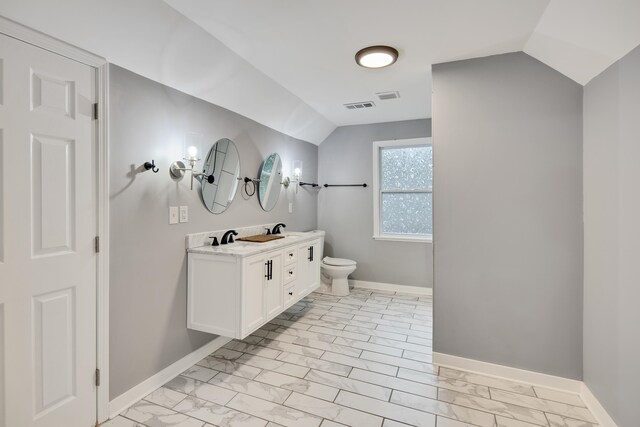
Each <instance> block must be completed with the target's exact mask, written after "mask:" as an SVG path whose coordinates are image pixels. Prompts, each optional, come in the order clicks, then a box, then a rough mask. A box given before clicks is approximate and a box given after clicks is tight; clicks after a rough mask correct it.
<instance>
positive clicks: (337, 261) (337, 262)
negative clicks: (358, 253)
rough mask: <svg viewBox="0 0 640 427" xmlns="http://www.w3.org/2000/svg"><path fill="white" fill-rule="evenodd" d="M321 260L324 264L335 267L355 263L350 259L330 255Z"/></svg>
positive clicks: (348, 265)
mask: <svg viewBox="0 0 640 427" xmlns="http://www.w3.org/2000/svg"><path fill="white" fill-rule="evenodd" d="M322 262H323V263H324V264H326V265H333V266H335V267H350V266H352V265H356V262H355V261H353V260H350V259H345V258H331V257H328V256H326V257H324V258H323V259H322Z"/></svg>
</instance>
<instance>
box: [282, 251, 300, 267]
mask: <svg viewBox="0 0 640 427" xmlns="http://www.w3.org/2000/svg"><path fill="white" fill-rule="evenodd" d="M297 259H298V250H297V249H296V248H290V249H285V250H284V265H291V264H295V262H296V260H297Z"/></svg>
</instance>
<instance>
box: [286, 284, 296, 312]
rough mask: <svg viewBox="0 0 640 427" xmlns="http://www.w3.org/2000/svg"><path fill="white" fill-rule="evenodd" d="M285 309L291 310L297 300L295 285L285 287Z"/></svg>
mask: <svg viewBox="0 0 640 427" xmlns="http://www.w3.org/2000/svg"><path fill="white" fill-rule="evenodd" d="M283 292H284V295H283V296H284V307H285V308H289V307H290V306H291V305H293V303H294V302H295V301H296V300H297V298H296V290H295V287H294V285H289V286H285V287H284V290H283Z"/></svg>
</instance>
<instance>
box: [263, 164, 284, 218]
mask: <svg viewBox="0 0 640 427" xmlns="http://www.w3.org/2000/svg"><path fill="white" fill-rule="evenodd" d="M281 181H282V161H280V156H279V155H278V153H273V154H270V155H269V156H268V157H267V158H266V159H265V161H264V162H263V163H262V167H261V168H260V186H259V187H258V200H260V206H262V209H263V210H265V211H270V210H271V209H273V207H274V206H275V205H276V202H277V201H278V197H280V182H281Z"/></svg>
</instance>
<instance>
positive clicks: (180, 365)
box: [109, 337, 231, 418]
mask: <svg viewBox="0 0 640 427" xmlns="http://www.w3.org/2000/svg"><path fill="white" fill-rule="evenodd" d="M229 341H231V338H227V337H217V338H215V339H213V340H211V341H210V342H209V343H207V344H205V345H203V346H202V347H200V348H199V349H197V350H196V351H194V352H192V353H190V354H187V355H186V356H185V357H183V358H182V359H180V360H178V361H176V362H174V363H172V364H171V365H169V366H167V367H166V368H164V369H163V370H162V371H160V372H158V373H157V374H155V375H154V376H152V377H150V378H147V379H146V380H144V381H142V382H141V383H140V384H138V385H137V386H135V387H133V388H131V389H130V390H128V391H125V392H124V393H122V394H121V395H120V396H118V397H116V398H115V399H113V400H112V401H111V402H109V414H110V418H113V417H115V416H116V415H118V414H120V413H121V412H123V411H124V410H125V409H127V408H128V407H129V406H131V405H133V404H134V403H136V402H137V401H138V400H140V399H142V398H143V397H145V396H146V395H148V394H149V393H151V392H152V391H154V390H155V389H157V388H158V387H161V386H162V385H164V384H166V383H167V382H168V381H170V380H171V379H173V378H175V377H176V376H178V375H180V374H181V373H182V372H184V371H186V370H187V369H189V368H190V367H191V366H193V365H195V364H196V363H197V362H199V361H200V360H202V359H204V358H205V357H206V356H208V355H209V354H211V353H213V352H214V351H216V350H217V349H219V348H220V347H222V346H223V345H225V344H226V343H228V342H229Z"/></svg>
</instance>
